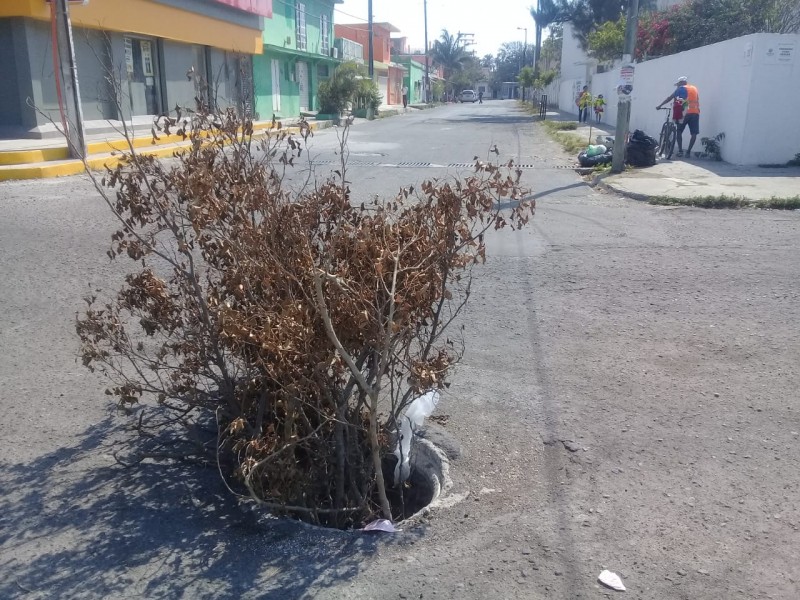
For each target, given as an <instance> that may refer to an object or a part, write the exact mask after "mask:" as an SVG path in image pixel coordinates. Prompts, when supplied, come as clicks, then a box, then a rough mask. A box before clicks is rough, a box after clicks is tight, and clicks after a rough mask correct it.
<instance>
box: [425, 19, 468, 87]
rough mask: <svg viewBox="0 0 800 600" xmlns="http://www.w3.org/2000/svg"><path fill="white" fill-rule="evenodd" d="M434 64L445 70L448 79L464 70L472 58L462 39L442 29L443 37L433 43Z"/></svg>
mask: <svg viewBox="0 0 800 600" xmlns="http://www.w3.org/2000/svg"><path fill="white" fill-rule="evenodd" d="M431 56H432V58H433V62H435V63H436V64H438V65H439V66H440V67H442V69H444V77H445V79H448V78H449V77H450V76H451V75H452V74H453V73H456V72H458V71H460V70H461V69H463V68H464V65H466V64H467V63H468V62H469V61H470V60H471V59H472V56H471V55H470V54H469V52H467V49H466V48H464V45H463V44H462V43H461V38H460V37H458V36H455V35H453V34H451V33H450V32H448V31H447V29H442V35H441V36H440V37H439V39H438V40H436V41H435V42H433V50H432V51H431Z"/></svg>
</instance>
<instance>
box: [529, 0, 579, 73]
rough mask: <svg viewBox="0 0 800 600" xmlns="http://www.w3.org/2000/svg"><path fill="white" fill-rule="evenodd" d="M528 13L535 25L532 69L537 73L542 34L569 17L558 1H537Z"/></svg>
mask: <svg viewBox="0 0 800 600" xmlns="http://www.w3.org/2000/svg"><path fill="white" fill-rule="evenodd" d="M530 13H531V17H532V18H533V21H534V23H535V25H536V33H535V37H534V49H535V54H534V56H535V57H536V58H535V63H534V65H533V69H534V71H536V72H538V71H539V70H540V68H541V65H540V62H541V53H542V32H543V31H544V30H545V29H547V28H548V27H550V26H552V25H557V24H559V23H562V22H563V21H565V20H566V19H567V18H568V17H569V14H568V12H567V10H566V8H565V4H564V3H563V2H560V1H559V0H537V3H536V6H535V7H534V6H531V7H530Z"/></svg>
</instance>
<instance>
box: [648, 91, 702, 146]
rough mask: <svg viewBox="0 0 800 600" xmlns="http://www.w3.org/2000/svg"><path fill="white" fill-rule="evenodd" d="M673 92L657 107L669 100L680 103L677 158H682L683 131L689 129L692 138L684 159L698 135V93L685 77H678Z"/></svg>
mask: <svg viewBox="0 0 800 600" xmlns="http://www.w3.org/2000/svg"><path fill="white" fill-rule="evenodd" d="M675 86H676V89H675V91H674V92H673V93H672V94H670V95H669V96H667V97H666V99H665V100H664V101H663V102H662V103H661V104H659V105H658V107H657V108H661V107H662V106H664V105H665V104H666V103H667V102H669V101H670V100H676V101H680V102H682V104H683V114H684V118H683V122H682V123H678V156H683V130H684V129H686V127H687V126H688V127H689V133H691V134H692V137H691V138H690V139H689V147H688V148H687V149H686V157H687V158H689V157H691V156H692V148H693V147H694V143H695V141H696V140H697V134H699V133H700V93H699V92H698V91H697V88H696V87H695V86H693V85H690V84H689V79H688V78H687V77H685V76H683V77H679V78H678V81H676V82H675Z"/></svg>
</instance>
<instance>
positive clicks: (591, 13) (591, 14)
mask: <svg viewBox="0 0 800 600" xmlns="http://www.w3.org/2000/svg"><path fill="white" fill-rule="evenodd" d="M629 4H630V0H561V5H562V11H563V12H564V13H565V15H566V17H565V20H566V21H569V22H570V23H571V24H572V30H573V33H574V35H575V37H576V38H577V39H578V41H579V42H580V44H581V46H582V47H583V49H584V50H586V49H587V48H588V43H589V34H590V33H591V32H592V31H594V30H595V29H596V28H597V27H599V26H601V25H602V24H603V23H607V22H609V21H618V20H619V18H620V17H622V16H625V15H626V14H627V11H628V5H629ZM655 5H656V1H655V0H639V11H640V12H644V11H646V10H651V9H654V8H655Z"/></svg>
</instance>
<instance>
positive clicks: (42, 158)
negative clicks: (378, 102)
mask: <svg viewBox="0 0 800 600" xmlns="http://www.w3.org/2000/svg"><path fill="white" fill-rule="evenodd" d="M299 121H300V119H284V120H281V121H279V123H280V127H281V129H282V130H284V131H287V130H288V131H289V132H292V133H296V132H299V131H300V127H299ZM308 124H309V125H310V127H311V130H312V131H316V130H318V129H326V128H328V127H330V126H331V124H332V123H331V121H316V120H309V121H308ZM150 127H152V123H151V124H150ZM150 127H147V128H145V127H143V126H141V125H137V126H136V127H135V129H134V130H133V132H134V133H133V134H131V142H130V143H131V144H132V145H133V146H134V148H136V149H137V151H138V152H139V153H141V154H142V155H150V156H158V157H169V156H172V155H173V154H174V153H175V152H178V151H180V150H184V149H186V148H188V147H189V146H190V145H191V141H190V140H188V138H187V139H184V138H183V137H182V136H179V135H175V134H172V135H165V134H163V133H159V139H158V140H154V139H153V136H152V134H151V133H150ZM271 129H272V121H257V122H254V123H253V130H254V135H255V136H259V135H266V133H267V132H268V131H270V130H271ZM86 146H87V150H88V156H87V157H86V162H87V164H88V165H89V168H91V169H102V168H104V167H113V166H115V165H116V164H117V163H119V162H120V161H121V160H123V159H124V153H125V152H127V151H128V149H129V144H128V142H127V141H126V140H125V137H124V136H123V134H122V133H121V132H119V131H113V132H110V133H109V132H107V131H106V132H99V133H92V134H88V135H87V136H86ZM83 170H84V165H83V162H82V161H80V160H76V159H72V158H70V157H69V151H68V148H67V144H66V141H65V140H64V138H63V137H61V138H44V139H2V140H0V181H3V180H10V179H40V178H47V177H61V176H66V175H76V174H78V173H82V172H83Z"/></svg>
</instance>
